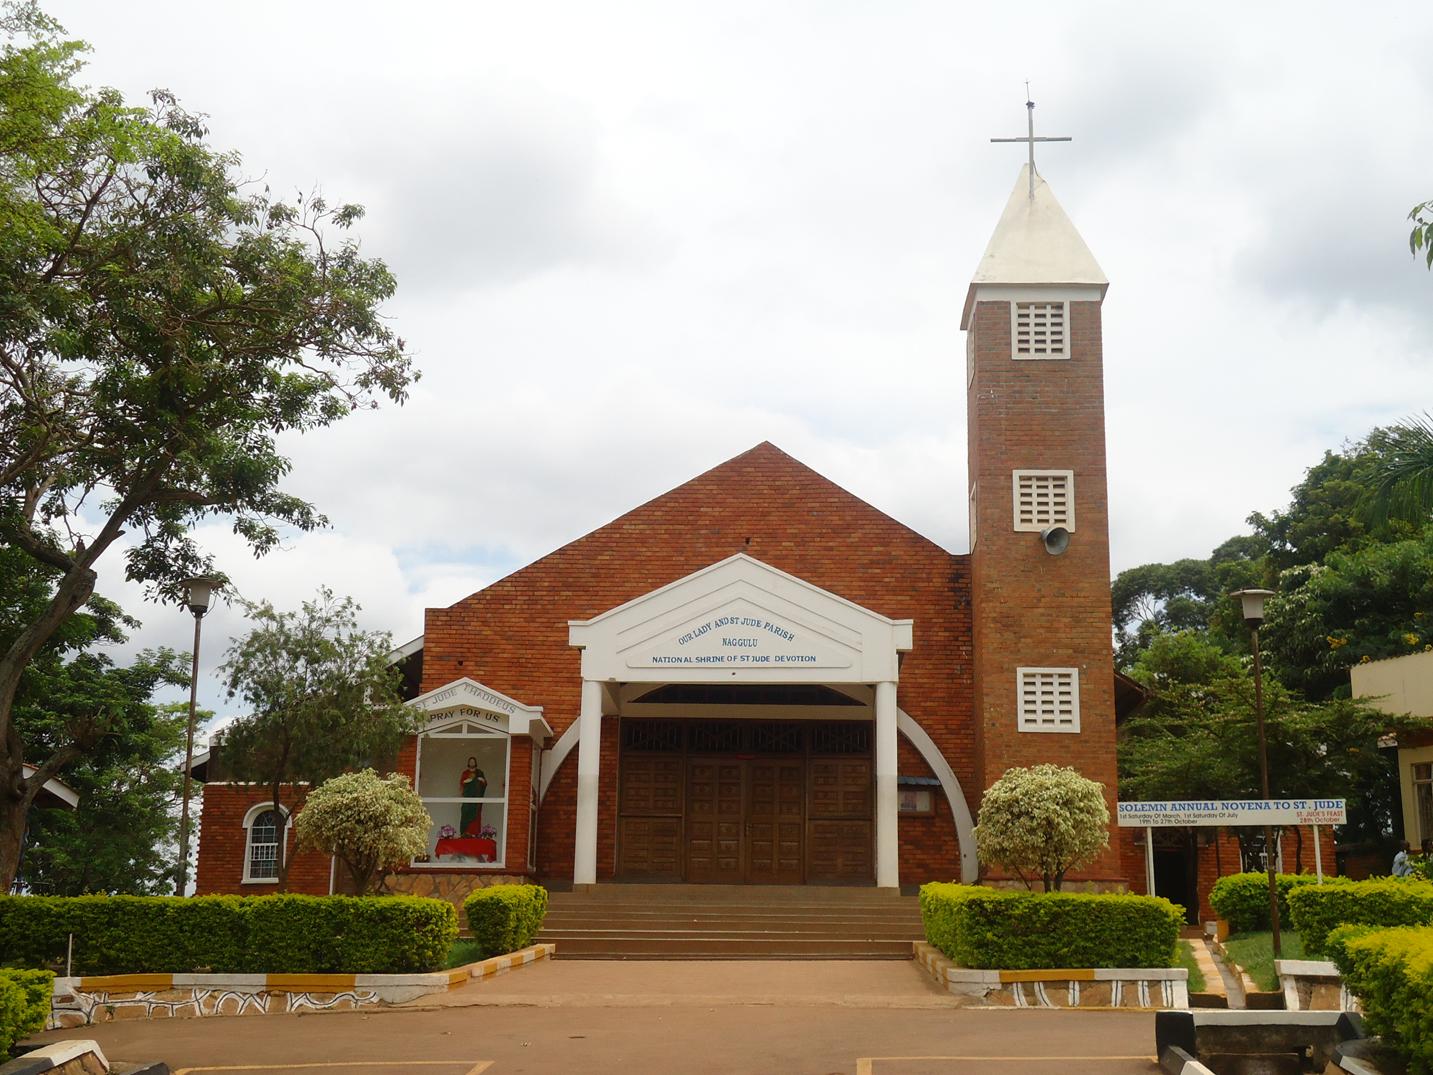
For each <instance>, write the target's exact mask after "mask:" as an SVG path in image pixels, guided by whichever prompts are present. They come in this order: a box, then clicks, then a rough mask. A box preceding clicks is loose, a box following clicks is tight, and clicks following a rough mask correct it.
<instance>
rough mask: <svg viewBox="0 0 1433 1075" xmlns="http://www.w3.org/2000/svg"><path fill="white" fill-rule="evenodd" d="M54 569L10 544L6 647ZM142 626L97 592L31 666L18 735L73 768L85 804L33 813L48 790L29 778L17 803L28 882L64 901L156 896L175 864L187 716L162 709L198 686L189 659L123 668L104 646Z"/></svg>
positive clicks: (0, 604)
mask: <svg viewBox="0 0 1433 1075" xmlns="http://www.w3.org/2000/svg"><path fill="white" fill-rule="evenodd" d="M49 586H50V573H49V571H48V570H47V569H45V568H44V567H43V566H42V565H38V564H36V563H35V562H34V561H33V560H31V559H30V558H29V557H28V556H26V555H25V554H24V553H23V552H21V551H19V550H17V549H9V548H5V547H3V546H0V647H3V646H6V645H8V644H9V642H10V641H11V640H12V639H13V638H14V637H15V635H16V634H17V633H18V632H19V631H21V630H22V629H23V627H24V624H25V623H27V622H29V619H30V617H32V616H33V615H34V613H35V611H36V610H37V609H38V608H41V607H43V605H44V604H45V602H46V601H47V600H48V597H49ZM134 626H137V623H136V621H135V620H134V619H133V618H131V617H129V616H126V615H125V614H124V612H123V611H122V610H121V609H120V608H119V606H118V605H116V604H114V603H113V602H111V601H108V600H106V599H104V598H102V597H100V596H98V595H96V596H94V597H92V598H91V599H90V601H89V603H88V604H87V605H86V606H85V608H84V609H83V610H82V611H81V612H80V613H78V614H76V615H74V616H72V617H70V618H69V619H68V620H66V621H65V623H64V624H63V625H62V626H61V627H60V629H59V630H57V631H56V632H55V634H54V635H52V636H51V637H50V639H49V640H48V642H47V643H46V644H45V646H44V647H42V648H41V650H40V651H39V652H38V653H37V654H36V655H35V657H34V658H33V659H32V660H31V661H30V662H29V664H28V665H26V667H25V671H24V674H23V675H22V676H21V677H20V683H19V686H18V688H17V690H16V695H15V702H14V707H13V727H14V729H15V732H16V734H17V735H18V736H19V737H20V739H21V741H22V742H24V743H25V744H26V745H27V748H28V749H29V750H30V751H31V752H32V754H33V757H34V758H36V759H37V760H38V759H48V762H49V769H50V770H51V771H59V770H63V772H64V777H65V780H66V782H67V783H68V784H69V785H70V786H71V787H73V788H74V789H75V791H77V792H78V793H79V795H80V803H79V807H78V809H77V810H75V811H73V812H72V811H68V810H33V809H32V807H33V804H34V801H35V798H36V796H37V795H38V794H39V792H40V788H41V786H42V782H41V781H40V780H38V779H36V778H31V779H27V780H25V781H24V794H23V797H22V798H21V799H20V800H19V802H18V803H17V804H16V806H17V813H18V814H19V817H20V819H21V822H20V823H21V827H22V832H25V831H28V833H29V836H28V839H27V841H26V843H27V845H28V846H27V848H26V850H25V853H24V858H23V862H24V880H25V883H26V886H27V887H29V888H31V889H40V890H44V891H50V892H58V893H62V894H65V893H78V892H85V891H111V892H114V891H146V890H147V889H148V888H149V887H150V882H151V880H152V879H153V878H154V877H159V876H163V875H164V873H165V872H166V871H168V870H170V869H171V868H172V858H173V849H172V848H171V847H170V846H169V842H170V841H169V837H170V836H172V830H173V818H172V817H171V816H170V807H171V805H172V795H171V793H172V790H173V788H174V786H175V785H176V782H177V779H178V774H177V771H176V770H175V769H174V766H173V754H174V752H175V748H176V745H177V744H179V743H182V734H183V728H184V717H183V716H182V715H175V714H172V713H170V712H168V711H167V710H166V709H165V707H162V706H158V705H155V704H154V702H153V701H152V698H153V695H154V693H155V691H156V690H157V689H158V688H160V687H162V686H165V685H170V686H178V685H181V684H185V683H188V681H189V667H188V662H187V660H185V659H184V658H182V657H181V656H179V655H178V654H175V653H173V652H172V651H170V650H153V651H145V652H142V653H140V654H139V655H138V656H137V657H135V658H134V660H133V661H131V662H130V664H129V665H128V666H125V667H117V666H116V665H115V663H114V662H113V661H112V660H111V658H110V657H109V656H107V655H106V654H105V653H104V652H103V648H104V647H108V646H114V645H118V644H120V643H123V642H124V641H125V630H126V629H127V628H130V627H134Z"/></svg>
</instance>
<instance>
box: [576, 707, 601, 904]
mask: <svg viewBox="0 0 1433 1075" xmlns="http://www.w3.org/2000/svg"><path fill="white" fill-rule="evenodd" d="M601 751H602V684H601V683H598V682H597V681H596V680H592V679H584V680H583V681H582V712H581V714H580V715H579V716H578V718H577V839H576V844H575V846H574V848H573V856H572V883H573V884H574V885H594V884H596V883H597V777H598V768H599V765H600V761H601Z"/></svg>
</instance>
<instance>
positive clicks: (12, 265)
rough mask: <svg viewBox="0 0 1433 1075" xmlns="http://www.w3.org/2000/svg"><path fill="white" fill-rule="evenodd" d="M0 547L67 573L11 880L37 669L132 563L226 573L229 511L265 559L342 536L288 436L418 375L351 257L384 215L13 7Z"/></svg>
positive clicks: (1, 156)
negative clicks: (280, 163) (268, 179)
mask: <svg viewBox="0 0 1433 1075" xmlns="http://www.w3.org/2000/svg"><path fill="white" fill-rule="evenodd" d="M0 29H3V31H4V33H5V36H6V41H5V44H4V48H3V50H2V51H0V548H4V549H10V550H18V551H19V552H20V553H22V554H23V555H25V556H27V557H29V558H30V559H31V560H32V561H33V562H34V563H35V564H36V565H39V566H40V567H43V568H44V569H45V570H46V571H47V572H48V575H47V576H46V593H45V598H46V599H45V601H44V602H43V603H42V604H41V606H40V607H39V608H38V610H37V611H35V612H34V614H33V615H31V616H30V617H29V618H28V619H27V620H26V622H24V623H23V624H22V625H21V629H20V630H19V631H18V632H16V633H15V635H14V636H13V637H11V638H10V639H8V640H7V642H6V645H5V648H4V650H3V651H0V887H3V886H4V885H8V883H9V882H10V881H11V879H12V878H13V876H14V873H15V865H16V861H17V858H18V855H19V847H20V837H21V833H22V832H23V829H24V818H25V812H26V810H25V803H26V801H27V798H28V797H29V796H30V795H31V789H30V788H29V787H28V786H27V784H33V783H34V782H39V783H43V782H44V780H47V779H49V778H50V777H52V776H56V775H58V774H59V772H60V770H62V769H63V768H64V766H65V765H66V764H67V763H68V761H69V760H73V759H63V758H55V757H50V758H40V759H38V764H39V771H38V772H37V773H36V774H35V775H34V777H33V778H31V780H30V781H29V782H27V781H26V779H25V777H24V774H23V770H22V768H21V761H22V756H23V753H24V750H25V742H24V738H23V736H22V735H21V733H20V730H19V728H18V727H17V726H16V723H15V721H14V718H13V711H14V705H15V699H16V694H17V692H18V690H19V687H20V681H21V678H22V676H23V675H24V672H25V669H26V667H27V666H28V665H29V664H30V662H31V661H33V660H34V659H35V658H36V656H37V654H39V653H40V652H41V650H42V649H43V648H44V647H45V645H46V643H47V642H48V641H49V640H50V639H52V638H53V637H54V636H55V634H56V632H58V631H60V630H61V628H62V627H63V625H64V624H65V622H66V621H67V620H69V619H70V618H71V617H73V616H75V615H76V614H77V613H78V612H79V610H80V609H82V608H84V607H85V604H86V602H87V601H89V600H90V598H91V596H92V595H93V593H94V589H95V584H96V579H97V577H98V576H97V570H96V567H97V563H98V561H99V560H100V558H101V557H102V556H103V555H104V554H105V553H106V552H107V551H108V550H109V549H110V548H111V547H112V546H113V545H114V544H115V542H116V541H118V540H119V538H120V537H121V535H123V534H128V535H130V539H131V542H132V544H131V546H130V548H129V550H128V553H127V559H126V564H125V570H126V573H127V575H128V576H129V577H130V578H131V579H134V580H138V581H142V582H144V583H146V584H148V586H149V587H150V589H151V592H152V593H156V594H158V595H160V596H163V597H166V598H169V599H175V598H176V597H177V593H178V583H179V581H180V580H182V579H183V578H184V577H185V576H187V575H192V574H197V573H199V572H200V571H201V570H204V569H208V568H209V567H210V565H209V564H208V562H207V560H206V559H205V557H204V556H203V555H202V553H201V551H200V550H199V549H198V548H197V546H196V545H195V544H194V542H193V541H192V539H191V537H190V531H191V529H192V528H193V527H194V526H195V525H196V524H197V523H198V522H199V521H201V520H203V519H206V518H209V517H213V516H226V517H230V518H232V520H233V525H234V529H235V530H236V531H237V532H238V533H239V534H240V535H241V536H242V537H243V538H244V539H245V540H246V541H247V542H248V544H249V545H250V546H251V547H252V548H253V550H254V551H255V552H256V553H262V552H265V551H267V550H269V549H271V548H272V547H273V546H274V545H275V544H276V543H277V541H278V540H279V533H280V529H279V528H280V527H281V526H290V527H295V528H298V529H301V530H307V529H312V528H314V527H317V526H320V525H322V524H323V522H324V519H323V517H322V515H320V514H319V512H318V511H317V509H316V508H314V506H313V505H311V504H309V503H307V502H305V501H303V500H302V499H300V498H298V497H295V496H292V495H290V494H288V493H285V492H284V491H283V490H282V489H281V488H280V483H281V481H282V479H283V478H284V476H285V475H286V473H287V472H288V469H289V461H288V459H287V458H286V457H285V456H284V455H282V454H281V453H280V452H279V450H278V448H277V446H276V440H277V438H278V437H279V436H280V435H281V434H284V433H290V432H295V431H306V430H311V429H316V428H319V427H323V426H326V425H329V424H330V423H332V422H334V421H337V420H338V419H339V418H341V417H343V416H344V415H346V414H348V413H350V412H351V411H353V410H354V409H356V408H359V407H367V406H373V405H376V401H377V400H378V399H379V398H381V397H386V398H388V399H390V400H392V401H395V402H400V403H401V402H402V401H403V399H404V398H405V396H406V392H407V388H408V385H409V384H410V383H411V381H412V380H413V379H414V378H415V376H416V374H415V373H414V372H413V370H412V367H411V361H410V358H409V356H408V355H407V353H406V352H405V348H404V345H403V342H402V341H401V340H399V339H397V338H396V337H395V336H394V334H393V332H392V331H391V329H390V328H389V327H388V325H387V324H386V323H385V322H384V321H383V319H382V318H381V317H380V315H379V312H378V308H379V305H380V303H382V302H383V301H384V300H386V299H387V298H388V297H389V296H390V295H391V294H392V292H393V289H394V282H393V277H392V275H391V274H390V273H389V272H388V270H387V268H386V267H385V266H384V265H383V263H382V262H379V261H375V260H370V259H365V258H363V257H361V256H360V254H359V248H358V244H357V242H356V241H355V240H354V239H352V238H344V239H342V241H340V242H337V243H335V242H333V241H332V237H331V235H330V234H329V233H330V232H331V231H332V230H333V229H337V230H338V231H340V232H341V231H344V230H346V229H348V228H350V227H351V226H352V225H353V224H354V223H355V222H356V221H357V220H358V219H359V218H360V217H361V215H362V211H361V210H360V209H359V208H358V207H357V206H352V205H341V206H334V207H330V206H329V205H328V204H327V203H326V202H325V201H324V199H322V198H320V197H308V198H305V197H303V196H301V195H300V196H298V197H297V198H296V199H294V200H293V201H291V202H290V201H286V200H281V199H276V198H274V197H271V195H270V193H269V192H268V190H267V189H264V190H262V191H259V190H254V189H252V188H250V187H249V186H248V185H247V184H246V182H245V180H244V179H243V178H242V173H241V171H240V169H241V164H240V159H239V157H238V155H237V154H234V153H220V152H216V151H215V150H213V149H211V148H210V147H209V146H208V145H206V144H205V137H206V131H205V129H204V126H203V123H202V122H201V120H200V118H199V117H197V116H195V115H193V114H191V113H188V112H186V111H184V110H183V109H182V108H181V107H180V106H179V105H178V103H177V102H176V101H175V99H174V98H173V97H172V96H171V95H169V94H167V93H164V92H160V91H156V92H155V93H154V94H153V95H152V96H153V103H152V106H151V107H148V108H135V107H129V106H126V105H125V103H124V102H123V100H122V99H121V98H120V95H119V94H118V93H116V92H115V91H113V90H101V91H90V90H86V89H83V88H81V87H80V86H78V85H77V84H76V82H75V79H76V77H77V75H78V73H79V71H80V68H81V61H82V56H83V53H84V50H85V46H84V45H83V44H81V43H79V42H75V41H68V40H64V39H63V36H62V35H63V30H62V29H61V28H60V27H59V26H58V25H57V24H56V23H54V22H53V21H52V20H49V19H47V18H46V17H44V16H43V15H41V14H40V13H39V12H38V11H37V10H36V9H35V8H34V7H33V5H18V6H17V5H13V4H12V5H9V6H7V7H5V8H4V9H3V10H0Z"/></svg>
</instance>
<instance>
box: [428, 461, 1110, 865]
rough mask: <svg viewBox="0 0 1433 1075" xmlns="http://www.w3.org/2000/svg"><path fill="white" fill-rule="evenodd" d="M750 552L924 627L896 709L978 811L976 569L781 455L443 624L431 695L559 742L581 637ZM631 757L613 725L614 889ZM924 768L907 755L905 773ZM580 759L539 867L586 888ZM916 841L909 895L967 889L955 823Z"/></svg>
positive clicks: (558, 783) (549, 806)
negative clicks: (620, 798)
mask: <svg viewBox="0 0 1433 1075" xmlns="http://www.w3.org/2000/svg"><path fill="white" fill-rule="evenodd" d="M737 552H745V553H747V554H748V555H750V556H753V557H755V558H756V559H758V560H761V561H764V562H765V563H768V564H771V565H772V566H773V567H776V568H779V569H781V570H783V571H787V572H790V573H791V574H793V575H796V576H798V577H800V578H802V579H805V580H806V581H808V582H810V583H812V584H813V585H816V586H819V587H822V588H823V589H826V590H829V591H831V592H833V593H836V594H839V595H840V596H842V597H844V598H847V599H848V600H850V601H854V602H855V603H857V604H859V605H862V606H864V607H866V608H869V609H871V610H872V611H874V612H878V613H880V614H882V615H885V616H889V617H891V618H893V619H904V618H911V619H913V620H914V621H915V648H914V649H913V650H912V652H910V653H908V654H906V655H905V658H904V659H903V661H902V664H901V681H900V687H899V691H898V694H897V701H898V703H899V705H900V706H901V708H902V709H904V710H905V711H906V712H907V713H909V714H910V715H911V716H912V717H913V718H914V719H915V720H916V721H918V722H919V723H920V724H921V725H922V726H923V727H924V728H925V729H926V731H927V732H928V733H929V734H930V736H931V738H932V739H933V740H934V741H935V743H936V744H937V746H938V747H939V749H940V750H941V751H942V753H943V754H944V755H945V756H946V758H947V759H948V760H949V761H950V763H951V767H952V768H953V769H954V770H955V773H956V775H957V777H958V778H959V779H960V781H961V786H962V789H963V790H964V791H965V794H966V796H967V799H968V801H969V805H970V806H971V808H972V809H973V808H974V807H975V806H976V805H977V804H978V801H979V794H980V790H981V785H979V780H978V774H977V771H976V767H975V763H974V751H975V730H974V727H973V725H972V722H971V709H972V698H971V641H970V582H969V565H968V562H967V558H966V557H963V556H953V555H951V554H950V553H948V552H946V551H945V550H944V549H942V548H940V547H939V546H937V545H935V544H934V543H933V542H931V541H929V540H927V539H926V538H923V537H921V536H920V535H919V534H917V533H915V532H914V531H912V530H910V529H909V528H908V527H905V526H903V525H901V524H900V523H898V522H896V521H895V520H894V519H892V518H890V517H889V516H887V515H884V514H882V513H881V512H879V511H877V510H876V509H875V508H873V507H871V506H870V505H869V504H867V503H865V502H864V501H862V500H860V499H859V498H857V497H855V496H853V495H852V494H851V493H849V492H847V491H845V490H844V489H842V488H840V487H839V486H837V485H835V484H834V483H832V482H830V481H828V480H827V479H826V478H823V477H822V476H821V475H819V474H817V473H815V472H814V471H812V470H811V469H809V468H808V467H806V466H804V465H803V464H801V463H799V462H797V461H796V460H794V459H792V458H791V457H790V456H788V455H786V454H785V453H784V452H782V451H780V450H779V449H778V448H776V447H774V446H773V445H771V444H765V443H764V444H760V445H758V446H757V447H755V448H753V449H751V450H750V451H747V452H744V453H743V454H741V455H739V456H737V457H736V458H734V459H731V460H729V461H727V462H725V463H723V464H721V465H720V466H718V467H716V468H714V469H712V470H710V471H707V472H706V473H705V474H702V475H700V476H699V477H697V478H694V479H693V480H692V481H690V482H687V483H686V484H685V485H682V486H679V487H678V488H676V489H674V490H672V491H671V492H669V493H666V494H664V495H662V496H660V497H658V498H656V499H655V500H652V501H650V502H648V503H647V504H644V505H642V506H641V507H639V508H637V509H635V510H634V511H631V512H629V513H627V514H626V515H623V516H622V517H620V518H618V519H616V520H614V521H613V522H611V523H609V524H607V525H606V526H604V527H601V528H600V529H598V530H595V531H593V532H592V533H590V534H588V535H586V536H585V537H582V538H579V539H578V540H576V541H574V542H572V543H571V544H569V545H566V546H564V547H563V548H561V549H558V550H557V551H556V552H554V553H552V554H551V555H549V556H546V557H544V558H542V559H541V560H538V561H537V562H536V563H534V564H531V565H530V566H528V567H525V568H523V569H522V570H520V571H517V572H515V573H514V574H512V575H509V576H508V577H507V578H505V579H502V580H500V581H499V582H497V583H494V584H493V585H492V586H490V587H488V588H487V589H486V590H482V591H480V592H478V593H476V594H473V595H472V596H470V597H468V598H466V599H464V600H462V601H459V602H458V603H457V604H455V605H453V606H451V607H449V608H441V609H429V610H428V613H427V619H426V622H425V625H424V655H423V684H422V687H423V690H425V691H427V690H432V689H434V688H436V687H440V686H442V685H444V684H446V683H449V682H451V681H453V680H454V679H457V678H459V677H460V676H469V677H471V678H473V679H475V680H478V681H479V682H481V683H483V684H485V685H487V686H489V687H492V688H494V689H496V690H499V691H502V692H503V693H505V694H508V695H510V696H512V697H514V698H516V699H518V700H519V701H521V702H524V703H526V704H529V705H541V706H543V712H544V716H545V717H546V718H547V720H548V723H549V724H551V725H552V727H553V729H554V730H555V731H556V732H557V733H558V734H559V735H560V734H561V733H562V732H563V731H564V730H565V729H566V728H567V727H568V726H569V725H570V724H571V723H572V722H573V721H575V720H576V719H577V714H578V709H579V706H580V698H579V695H580V690H581V668H580V654H579V653H578V651H577V650H575V649H573V648H572V647H571V646H569V645H568V641H567V623H568V621H569V620H585V619H590V618H592V617H594V616H597V615H600V614H601V613H603V612H606V611H608V610H609V609H612V608H615V607H616V606H617V605H620V604H622V603H624V602H626V601H629V600H631V599H633V598H635V597H640V596H641V595H643V594H645V593H648V592H650V591H651V590H653V589H656V588H657V587H659V586H662V585H665V584H666V583H668V582H672V581H674V580H676V579H679V578H682V577H683V576H685V575H688V574H690V573H692V572H693V571H696V570H698V569H700V568H703V567H707V566H709V565H710V564H713V563H715V562H717V561H718V560H722V559H725V558H726V557H728V556H731V555H732V554H734V553H737ZM1106 605H1107V606H1108V599H1107V600H1106ZM1106 617H1108V607H1106ZM903 742H904V741H903ZM907 746H908V744H907ZM617 750H618V741H617V729H616V721H615V720H606V721H604V722H603V737H602V752H601V753H602V761H601V766H602V780H601V791H600V802H599V817H598V849H597V851H598V877H599V878H610V877H611V876H612V871H613V866H614V863H615V861H616V846H615V839H616V835H615V834H616V829H617V799H616V791H617V785H616V776H617ZM912 753H913V752H912V751H909V750H904V751H903V753H902V755H901V758H902V765H903V768H902V771H903V772H904V771H905V768H904V765H905V763H906V759H908V758H909V757H910V756H911V754H912ZM576 756H577V752H576V751H573V752H572V754H571V755H569V757H568V759H567V760H566V762H565V763H564V765H563V767H562V769H561V770H560V771H559V772H558V773H557V774H556V777H555V778H554V780H553V783H552V784H551V786H550V788H549V791H548V796H547V799H546V800H545V801H544V802H543V804H542V808H541V820H540V822H539V831H538V853H537V858H538V862H537V867H538V872H539V874H541V875H542V876H544V877H548V878H552V879H554V880H570V879H571V876H572V842H573V827H574V825H575V821H576V818H575V800H576V781H575V770H576ZM514 768H515V769H516V764H515V765H514ZM923 774H924V770H922V775H923ZM901 839H902V850H903V854H905V855H907V856H909V857H908V858H904V859H903V862H902V871H903V879H907V878H908V879H909V880H910V881H916V880H925V879H928V878H929V877H931V876H938V877H953V876H957V875H958V873H959V859H958V855H957V853H956V841H955V831H954V824H953V822H952V821H951V818H950V812H949V809H948V807H947V808H945V809H944V810H943V811H941V812H940V813H938V814H937V816H936V818H934V819H931V820H922V819H914V818H903V819H902V822H901ZM913 874H914V875H913Z"/></svg>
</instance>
